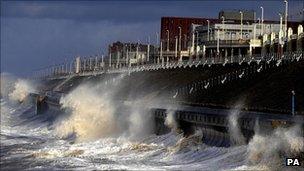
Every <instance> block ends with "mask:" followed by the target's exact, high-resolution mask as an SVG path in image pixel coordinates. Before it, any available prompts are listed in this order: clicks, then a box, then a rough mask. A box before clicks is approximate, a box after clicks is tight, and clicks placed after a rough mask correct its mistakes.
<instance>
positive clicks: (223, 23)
mask: <svg viewBox="0 0 304 171" xmlns="http://www.w3.org/2000/svg"><path fill="white" fill-rule="evenodd" d="M221 18H222V19H223V20H222V26H223V40H225V17H224V16H222V17H221Z"/></svg>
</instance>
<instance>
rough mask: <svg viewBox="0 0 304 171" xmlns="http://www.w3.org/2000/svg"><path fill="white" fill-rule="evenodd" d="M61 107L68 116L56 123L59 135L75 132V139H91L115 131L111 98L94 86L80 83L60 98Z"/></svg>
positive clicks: (63, 135)
mask: <svg viewBox="0 0 304 171" xmlns="http://www.w3.org/2000/svg"><path fill="white" fill-rule="evenodd" d="M60 103H61V105H62V108H64V109H66V110H67V111H68V112H70V116H69V117H68V118H66V119H63V120H61V121H59V122H58V123H57V126H56V132H57V134H58V135H59V136H60V137H66V136H68V135H70V134H71V133H75V134H76V137H77V141H84V140H92V139H97V138H100V137H104V136H109V135H111V134H113V133H114V132H115V131H116V126H117V125H116V122H115V117H114V108H113V105H112V104H111V99H110V98H109V97H107V95H105V94H100V93H98V89H97V88H96V87H91V86H90V85H87V84H86V85H81V86H79V87H78V88H76V89H75V90H73V91H72V92H70V93H69V94H68V95H67V96H65V97H63V98H61V100H60Z"/></svg>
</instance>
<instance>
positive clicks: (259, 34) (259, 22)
mask: <svg viewBox="0 0 304 171" xmlns="http://www.w3.org/2000/svg"><path fill="white" fill-rule="evenodd" d="M258 21H259V28H260V29H259V35H260V36H261V19H260V18H258Z"/></svg>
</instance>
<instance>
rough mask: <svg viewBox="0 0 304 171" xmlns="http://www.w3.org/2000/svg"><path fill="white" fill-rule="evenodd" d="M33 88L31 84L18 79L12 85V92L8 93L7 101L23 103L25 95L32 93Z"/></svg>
mask: <svg viewBox="0 0 304 171" xmlns="http://www.w3.org/2000/svg"><path fill="white" fill-rule="evenodd" d="M34 90H35V88H34V86H33V84H32V83H31V82H30V81H28V80H24V79H18V80H17V81H16V82H15V84H14V90H13V91H12V92H11V93H9V95H8V96H9V99H10V100H12V101H18V102H23V101H24V100H25V98H26V97H27V95H28V94H29V93H31V92H34Z"/></svg>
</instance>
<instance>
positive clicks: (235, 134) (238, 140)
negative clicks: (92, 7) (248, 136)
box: [228, 103, 245, 145]
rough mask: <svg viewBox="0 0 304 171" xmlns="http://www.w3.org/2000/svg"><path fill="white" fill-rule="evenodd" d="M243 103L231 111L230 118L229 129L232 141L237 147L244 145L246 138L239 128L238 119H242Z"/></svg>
mask: <svg viewBox="0 0 304 171" xmlns="http://www.w3.org/2000/svg"><path fill="white" fill-rule="evenodd" d="M242 106H243V105H242V103H237V105H235V108H234V109H232V110H231V112H230V114H229V118H228V126H229V127H228V128H229V134H230V138H231V141H232V142H233V143H234V144H235V145H242V144H245V138H244V136H243V134H242V132H241V130H240V128H239V124H238V119H239V117H240V112H241V107H242Z"/></svg>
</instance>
